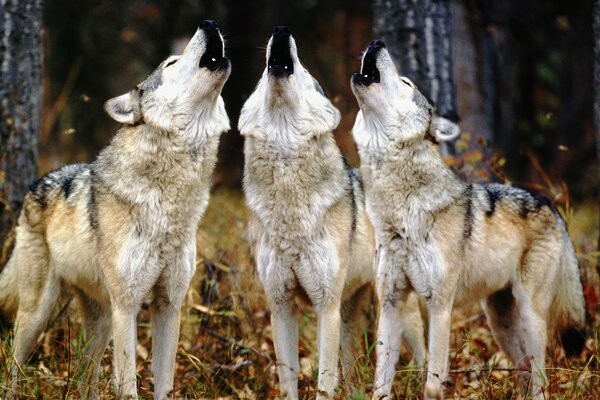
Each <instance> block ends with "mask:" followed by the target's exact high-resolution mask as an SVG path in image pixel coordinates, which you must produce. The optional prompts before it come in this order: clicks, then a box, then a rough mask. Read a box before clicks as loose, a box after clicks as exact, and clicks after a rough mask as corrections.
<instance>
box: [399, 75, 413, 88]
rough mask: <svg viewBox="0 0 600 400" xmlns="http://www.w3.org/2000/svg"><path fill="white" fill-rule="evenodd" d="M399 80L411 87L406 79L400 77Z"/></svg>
mask: <svg viewBox="0 0 600 400" xmlns="http://www.w3.org/2000/svg"><path fill="white" fill-rule="evenodd" d="M400 80H401V81H402V82H404V83H405V84H407V85H408V86H410V87H412V84H411V83H410V81H409V80H408V79H406V78H403V77H401V78H400Z"/></svg>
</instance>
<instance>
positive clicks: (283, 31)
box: [273, 25, 292, 37]
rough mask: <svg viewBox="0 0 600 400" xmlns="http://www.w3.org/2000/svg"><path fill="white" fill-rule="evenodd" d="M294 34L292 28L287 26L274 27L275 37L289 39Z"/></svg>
mask: <svg viewBox="0 0 600 400" xmlns="http://www.w3.org/2000/svg"><path fill="white" fill-rule="evenodd" d="M291 34H292V32H291V31H290V28H288V27H287V26H285V25H275V26H274V27H273V36H285V37H289V36H290V35H291Z"/></svg>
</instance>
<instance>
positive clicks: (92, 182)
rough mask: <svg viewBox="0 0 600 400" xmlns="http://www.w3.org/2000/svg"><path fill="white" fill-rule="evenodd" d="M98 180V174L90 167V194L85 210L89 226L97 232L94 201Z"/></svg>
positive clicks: (96, 207) (96, 208)
mask: <svg viewBox="0 0 600 400" xmlns="http://www.w3.org/2000/svg"><path fill="white" fill-rule="evenodd" d="M97 181H98V176H97V175H96V172H95V171H94V170H93V169H90V194H89V198H88V202H87V212H88V218H89V221H90V226H91V227H92V228H93V229H94V230H95V231H96V232H98V227H99V226H100V224H99V223H98V203H97V202H96V189H95V186H96V183H97Z"/></svg>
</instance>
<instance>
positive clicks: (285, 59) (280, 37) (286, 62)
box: [267, 26, 294, 78]
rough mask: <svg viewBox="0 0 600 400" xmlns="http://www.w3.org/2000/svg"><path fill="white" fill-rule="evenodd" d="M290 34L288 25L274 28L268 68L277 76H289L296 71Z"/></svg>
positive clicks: (271, 73)
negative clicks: (291, 53) (291, 51)
mask: <svg viewBox="0 0 600 400" xmlns="http://www.w3.org/2000/svg"><path fill="white" fill-rule="evenodd" d="M290 36H291V33H290V30H289V29H288V28H287V27H286V26H276V27H274V28H273V38H272V40H271V49H270V53H269V60H268V62H267V69H268V71H269V74H270V75H273V76H275V77H277V78H281V77H287V76H290V75H291V74H293V73H294V63H293V61H292V56H291V55H290Z"/></svg>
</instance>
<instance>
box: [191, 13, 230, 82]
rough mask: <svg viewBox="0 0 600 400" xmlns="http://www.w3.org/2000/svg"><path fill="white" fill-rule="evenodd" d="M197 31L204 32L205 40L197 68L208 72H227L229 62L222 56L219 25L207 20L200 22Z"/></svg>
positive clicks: (222, 46) (222, 48)
mask: <svg viewBox="0 0 600 400" xmlns="http://www.w3.org/2000/svg"><path fill="white" fill-rule="evenodd" d="M198 29H199V30H201V31H202V32H204V37H205V40H206V48H205V51H204V54H203V55H202V57H201V58H200V63H199V67H200V68H207V69H209V70H210V71H217V70H227V69H228V68H229V60H228V59H227V58H225V56H224V45H223V39H222V37H221V33H220V32H219V25H217V23H216V22H215V21H213V20H210V19H207V20H205V21H202V24H200V27H198Z"/></svg>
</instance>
